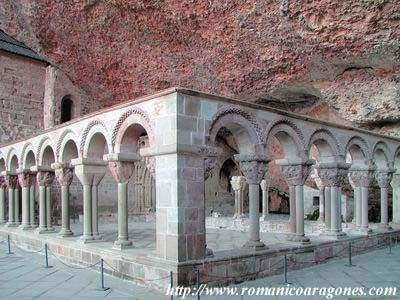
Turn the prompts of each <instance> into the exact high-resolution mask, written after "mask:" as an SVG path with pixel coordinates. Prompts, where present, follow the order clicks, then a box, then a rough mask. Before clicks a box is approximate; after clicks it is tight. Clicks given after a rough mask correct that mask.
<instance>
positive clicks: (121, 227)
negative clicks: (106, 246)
mask: <svg viewBox="0 0 400 300" xmlns="http://www.w3.org/2000/svg"><path fill="white" fill-rule="evenodd" d="M131 245H132V242H130V241H129V238H128V184H127V183H118V240H117V241H115V243H114V248H118V249H124V248H127V247H129V246H131Z"/></svg>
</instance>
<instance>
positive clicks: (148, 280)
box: [103, 259, 177, 282]
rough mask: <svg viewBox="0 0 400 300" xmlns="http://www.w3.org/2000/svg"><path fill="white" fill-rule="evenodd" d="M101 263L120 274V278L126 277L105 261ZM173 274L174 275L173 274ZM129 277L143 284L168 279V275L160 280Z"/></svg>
mask: <svg viewBox="0 0 400 300" xmlns="http://www.w3.org/2000/svg"><path fill="white" fill-rule="evenodd" d="M103 261H104V263H105V264H106V265H107V266H109V267H110V268H111V269H112V270H113V271H114V272H116V273H118V274H120V275H122V276H127V275H125V274H123V273H121V272H120V271H118V270H117V269H115V268H114V267H113V266H111V265H110V264H109V263H108V262H107V261H106V260H105V259H103ZM173 274H175V273H173ZM175 275H177V274H175ZM129 277H131V278H132V279H134V280H139V281H143V282H145V281H147V282H152V281H159V280H164V279H167V278H169V277H170V275H168V276H164V277H160V278H153V279H144V278H139V277H132V276H129Z"/></svg>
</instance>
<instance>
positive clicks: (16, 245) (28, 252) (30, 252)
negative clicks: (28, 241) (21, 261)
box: [10, 239, 43, 254]
mask: <svg viewBox="0 0 400 300" xmlns="http://www.w3.org/2000/svg"><path fill="white" fill-rule="evenodd" d="M10 241H11V243H13V245H14V246H15V247H17V248H18V249H19V250H21V251H23V252H26V253H27V254H36V253H39V252H42V251H43V249H39V250H37V251H30V250H27V249H24V248H21V247H20V246H18V244H17V243H15V242H14V241H13V240H11V239H10Z"/></svg>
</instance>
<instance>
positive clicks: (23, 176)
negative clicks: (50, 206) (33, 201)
mask: <svg viewBox="0 0 400 300" xmlns="http://www.w3.org/2000/svg"><path fill="white" fill-rule="evenodd" d="M18 183H19V185H20V186H21V187H29V186H30V185H31V174H30V172H29V171H23V172H21V173H19V174H18Z"/></svg>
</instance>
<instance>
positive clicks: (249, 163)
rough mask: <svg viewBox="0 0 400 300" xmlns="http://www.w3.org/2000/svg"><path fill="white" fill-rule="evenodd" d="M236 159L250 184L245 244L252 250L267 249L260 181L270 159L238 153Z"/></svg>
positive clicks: (259, 155) (263, 156)
mask: <svg viewBox="0 0 400 300" xmlns="http://www.w3.org/2000/svg"><path fill="white" fill-rule="evenodd" d="M235 160H236V161H238V162H239V163H240V168H241V170H242V172H243V174H244V176H245V178H246V181H247V183H248V184H249V221H250V228H249V239H248V241H247V242H246V244H245V245H244V247H245V248H247V249H250V250H252V251H256V250H262V249H265V248H266V246H265V244H264V243H263V242H261V241H260V201H259V195H260V194H259V191H260V183H261V180H262V178H263V177H264V174H265V172H266V170H267V167H268V162H269V161H270V160H269V159H268V158H267V157H266V156H265V155H261V154H250V155H247V154H237V155H235Z"/></svg>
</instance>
